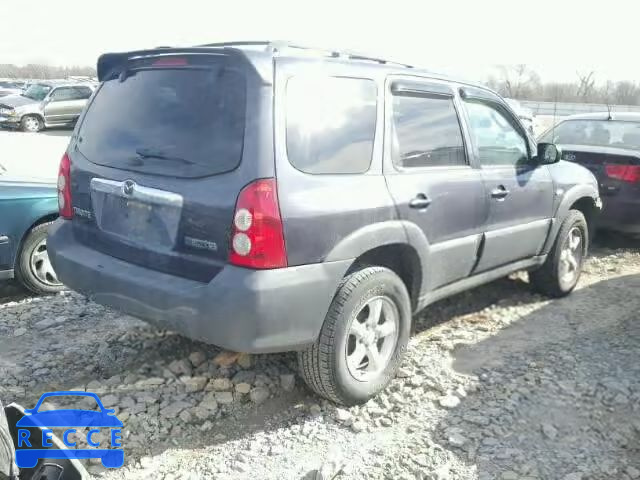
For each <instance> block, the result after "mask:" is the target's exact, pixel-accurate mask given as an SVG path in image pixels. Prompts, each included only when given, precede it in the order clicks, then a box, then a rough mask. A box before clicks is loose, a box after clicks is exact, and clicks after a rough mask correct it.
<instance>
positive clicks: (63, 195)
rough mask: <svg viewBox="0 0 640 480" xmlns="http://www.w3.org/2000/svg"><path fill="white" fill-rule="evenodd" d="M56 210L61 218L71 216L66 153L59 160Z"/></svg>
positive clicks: (69, 177)
mask: <svg viewBox="0 0 640 480" xmlns="http://www.w3.org/2000/svg"><path fill="white" fill-rule="evenodd" d="M58 211H59V214H60V216H61V217H62V218H66V219H70V218H72V217H73V208H71V160H70V159H69V155H67V154H66V153H65V154H64V155H63V157H62V160H60V169H59V170H58Z"/></svg>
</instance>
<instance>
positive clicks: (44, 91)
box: [0, 81, 95, 132]
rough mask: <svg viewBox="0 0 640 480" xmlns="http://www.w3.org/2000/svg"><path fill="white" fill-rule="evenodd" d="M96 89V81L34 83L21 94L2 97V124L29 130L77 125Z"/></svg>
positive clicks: (0, 113) (35, 130)
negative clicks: (94, 82)
mask: <svg viewBox="0 0 640 480" xmlns="http://www.w3.org/2000/svg"><path fill="white" fill-rule="evenodd" d="M94 90H95V85H94V84H93V83H77V82H63V83H60V82H53V81H48V82H39V83H33V84H31V85H30V86H29V87H28V88H27V89H26V90H25V91H24V92H21V93H20V94H19V95H9V96H6V97H3V98H2V100H0V126H5V127H11V128H20V129H21V130H22V131H25V132H39V131H40V130H42V129H43V128H46V127H56V126H58V127H61V126H73V125H74V124H75V122H76V120H77V119H78V117H79V116H80V113H82V110H83V109H84V106H85V105H86V103H87V101H88V100H89V98H90V97H91V95H92V94H93V91H94Z"/></svg>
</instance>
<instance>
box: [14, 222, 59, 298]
mask: <svg viewBox="0 0 640 480" xmlns="http://www.w3.org/2000/svg"><path fill="white" fill-rule="evenodd" d="M52 223H53V222H47V223H41V224H40V225H36V226H35V227H33V228H32V229H31V231H30V232H29V233H28V234H27V236H26V238H25V239H24V241H23V242H22V246H21V248H20V253H18V259H17V260H16V278H17V279H18V281H19V282H20V283H22V285H24V286H25V287H26V288H28V289H29V290H31V291H32V292H34V293H37V294H50V293H56V292H59V291H61V290H64V285H62V283H60V281H59V280H58V277H56V274H55V272H54V271H53V267H52V266H51V262H50V261H49V255H48V253H47V232H48V230H49V226H50V225H51V224H52Z"/></svg>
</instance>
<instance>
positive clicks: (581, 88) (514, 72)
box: [487, 64, 640, 105]
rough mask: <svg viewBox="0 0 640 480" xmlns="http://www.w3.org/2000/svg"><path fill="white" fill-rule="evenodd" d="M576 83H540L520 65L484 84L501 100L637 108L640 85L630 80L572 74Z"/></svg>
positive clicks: (501, 71)
mask: <svg viewBox="0 0 640 480" xmlns="http://www.w3.org/2000/svg"><path fill="white" fill-rule="evenodd" d="M576 75H577V77H578V78H577V81H574V82H548V83H543V82H542V81H541V79H540V77H539V76H538V74H537V73H536V72H534V71H533V70H531V69H530V68H528V67H527V66H526V65H524V64H520V65H502V66H499V67H498V68H497V73H494V74H493V75H491V76H490V77H489V78H488V80H487V84H488V85H489V86H490V87H491V88H492V89H494V90H495V91H497V92H498V93H499V94H500V95H502V96H504V97H512V98H519V99H522V100H539V101H546V102H580V103H590V102H595V103H606V104H618V105H640V84H638V83H635V82H631V81H619V82H615V81H612V80H607V81H606V82H604V83H602V84H598V83H597V82H596V72H595V71H588V72H586V73H581V72H576Z"/></svg>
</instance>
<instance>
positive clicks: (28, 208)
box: [0, 165, 63, 293]
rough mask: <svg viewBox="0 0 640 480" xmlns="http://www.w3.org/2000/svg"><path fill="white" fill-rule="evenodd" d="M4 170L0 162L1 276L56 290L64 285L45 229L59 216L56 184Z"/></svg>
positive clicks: (34, 288)
mask: <svg viewBox="0 0 640 480" xmlns="http://www.w3.org/2000/svg"><path fill="white" fill-rule="evenodd" d="M3 173H5V172H4V170H3V168H2V165H0V280H5V279H10V278H13V277H14V276H15V277H16V278H17V279H18V280H19V281H20V282H21V283H22V284H23V285H24V286H25V287H27V288H28V289H29V290H31V291H33V292H35V293H55V292H58V291H60V290H62V289H63V285H62V284H61V283H60V282H59V281H58V278H57V276H56V274H55V272H54V271H53V267H52V266H51V263H50V262H49V256H48V254H47V230H48V228H49V225H51V223H52V222H53V221H54V220H55V219H56V218H57V216H58V200H57V198H58V197H57V189H56V185H55V184H54V183H52V181H45V180H16V179H13V180H11V179H7V178H5V177H4V176H3Z"/></svg>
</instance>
